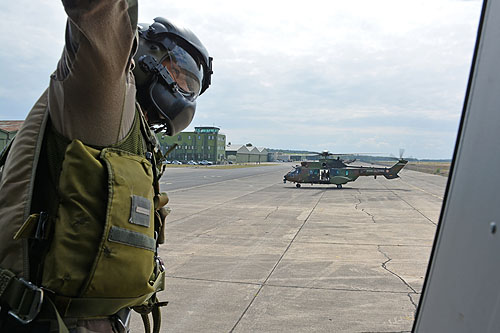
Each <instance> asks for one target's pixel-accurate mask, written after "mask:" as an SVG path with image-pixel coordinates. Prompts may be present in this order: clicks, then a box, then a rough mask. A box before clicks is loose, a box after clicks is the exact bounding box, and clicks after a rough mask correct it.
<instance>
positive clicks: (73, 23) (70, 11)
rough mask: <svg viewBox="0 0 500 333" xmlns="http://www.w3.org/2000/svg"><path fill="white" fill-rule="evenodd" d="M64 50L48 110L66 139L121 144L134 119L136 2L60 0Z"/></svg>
mask: <svg viewBox="0 0 500 333" xmlns="http://www.w3.org/2000/svg"><path fill="white" fill-rule="evenodd" d="M62 2H63V5H64V8H65V10H66V13H67V15H68V21H67V25H66V36H65V47H64V50H63V54H62V56H61V59H60V60H59V63H58V65H57V68H56V70H55V72H54V73H53V74H52V76H51V80H50V85H49V112H50V116H51V120H52V123H53V125H54V127H55V128H56V130H58V131H59V132H60V133H61V134H63V135H64V136H65V137H67V138H68V139H70V140H73V139H79V140H81V141H82V142H84V143H85V144H88V145H94V146H109V145H112V144H115V143H117V142H119V141H120V140H122V139H123V138H124V137H125V136H126V134H127V133H128V131H129V130H130V128H131V126H132V123H133V118H134V115H135V84H134V80H133V75H132V73H131V67H130V66H131V64H130V63H131V58H132V54H133V52H134V50H135V46H136V41H135V36H136V27H137V1H136V0H63V1H62Z"/></svg>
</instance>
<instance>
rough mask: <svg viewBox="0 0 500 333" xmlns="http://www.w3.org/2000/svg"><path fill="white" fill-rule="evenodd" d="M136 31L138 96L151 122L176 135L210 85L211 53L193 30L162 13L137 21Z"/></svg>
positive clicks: (135, 72) (191, 117)
mask: <svg viewBox="0 0 500 333" xmlns="http://www.w3.org/2000/svg"><path fill="white" fill-rule="evenodd" d="M138 35H139V46H138V50H137V52H136V54H135V56H134V61H135V67H134V69H133V73H134V76H135V81H136V86H137V100H138V102H139V104H140V105H141V107H142V108H143V110H144V111H145V112H146V114H147V118H148V123H149V124H150V125H152V126H153V127H154V128H156V129H157V130H160V131H164V132H165V133H166V134H167V135H170V136H172V135H175V134H177V133H179V132H180V131H182V130H183V129H185V128H186V127H187V126H188V125H189V124H190V123H191V120H192V119H193V117H194V113H195V110H196V98H197V97H198V96H199V95H201V94H202V93H203V92H204V91H205V90H206V89H207V88H208V87H209V86H210V81H211V75H212V73H213V71H212V57H210V56H209V55H208V51H207V50H206V49H205V47H204V46H203V44H202V43H201V42H200V40H199V39H198V37H196V35H195V34H194V33H193V32H191V31H190V30H188V29H184V28H181V27H178V26H176V25H174V24H173V23H172V22H170V21H169V20H167V19H165V18H162V17H157V18H155V19H154V23H153V24H151V25H146V24H139V26H138Z"/></svg>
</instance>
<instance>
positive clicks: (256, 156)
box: [226, 144, 268, 163]
mask: <svg viewBox="0 0 500 333" xmlns="http://www.w3.org/2000/svg"><path fill="white" fill-rule="evenodd" d="M226 158H227V160H228V161H231V162H233V163H261V162H267V161H268V151H267V149H266V148H262V147H255V146H253V145H251V144H246V145H234V144H229V145H227V146H226Z"/></svg>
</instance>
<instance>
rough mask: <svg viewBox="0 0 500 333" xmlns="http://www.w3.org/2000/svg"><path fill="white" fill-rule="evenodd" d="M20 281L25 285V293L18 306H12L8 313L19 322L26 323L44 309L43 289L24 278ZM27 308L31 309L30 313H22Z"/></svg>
mask: <svg viewBox="0 0 500 333" xmlns="http://www.w3.org/2000/svg"><path fill="white" fill-rule="evenodd" d="M18 281H19V282H21V283H22V284H23V285H24V287H25V288H24V290H23V295H22V297H21V301H20V302H19V304H18V305H17V306H16V308H12V310H10V311H9V312H8V313H9V314H10V315H11V316H12V317H14V318H16V319H17V320H18V321H19V322H21V323H22V324H24V325H26V324H29V323H30V322H31V321H33V319H35V317H36V316H37V315H38V313H39V312H40V310H41V309H42V303H43V290H42V289H41V288H38V287H37V286H35V285H34V284H32V283H31V282H29V281H26V280H24V279H22V278H21V279H19V280H18ZM27 309H29V310H28V313H22V312H24V311H26V310H27Z"/></svg>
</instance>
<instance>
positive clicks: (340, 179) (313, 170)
mask: <svg viewBox="0 0 500 333" xmlns="http://www.w3.org/2000/svg"><path fill="white" fill-rule="evenodd" d="M318 155H320V159H319V161H315V162H308V161H303V162H301V165H300V166H299V165H297V166H296V167H294V169H293V170H291V171H290V172H288V173H287V174H286V175H285V176H284V177H283V183H286V182H287V181H289V182H292V183H295V186H296V187H297V188H300V187H301V183H309V184H311V185H312V184H335V185H337V188H338V189H341V188H342V185H344V184H346V183H348V182H353V181H355V180H356V179H358V177H360V176H373V177H374V178H375V179H376V178H377V176H384V177H385V178H387V179H395V178H398V177H399V175H398V172H399V171H401V169H403V168H404V166H405V165H406V164H407V163H408V161H407V160H405V159H403V151H402V150H400V157H399V160H398V161H397V163H396V164H394V165H393V166H391V167H390V168H387V167H363V166H349V165H347V164H348V163H352V162H354V160H348V161H347V160H342V159H340V156H337V158H336V159H335V158H334V159H332V158H328V157H329V156H332V155H337V154H332V153H329V152H328V151H327V150H325V151H323V152H322V153H318Z"/></svg>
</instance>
